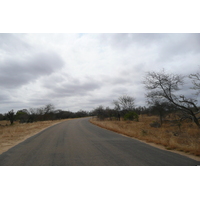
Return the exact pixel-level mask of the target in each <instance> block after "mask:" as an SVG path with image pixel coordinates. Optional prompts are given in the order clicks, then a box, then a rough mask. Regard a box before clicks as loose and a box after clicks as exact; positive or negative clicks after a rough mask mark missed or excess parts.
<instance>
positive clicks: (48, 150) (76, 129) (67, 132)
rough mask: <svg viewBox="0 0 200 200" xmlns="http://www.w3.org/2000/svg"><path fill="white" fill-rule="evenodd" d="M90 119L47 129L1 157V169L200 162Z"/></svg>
mask: <svg viewBox="0 0 200 200" xmlns="http://www.w3.org/2000/svg"><path fill="white" fill-rule="evenodd" d="M88 120H89V118H82V119H74V120H68V121H65V122H62V123H60V124H57V125H54V126H52V127H49V128H47V129H45V130H44V131H42V132H40V133H38V134H37V135H35V136H32V137H30V138H29V139H27V140H25V141H24V142H22V143H20V144H18V145H16V146H14V147H13V148H11V149H9V150H8V151H7V152H4V153H3V154H1V155H0V165H1V166H3V165H4V166H168V165H169V166H170V165H171V166H181V165H182V166H190V165H200V162H198V161H195V160H192V159H190V158H187V157H185V156H182V155H179V154H176V153H172V152H170V151H165V150H161V149H158V148H155V147H152V146H150V145H147V144H145V143H143V142H140V141H138V140H134V139H132V138H128V137H125V136H123V135H120V134H117V133H115V132H112V131H108V130H105V129H102V128H99V127H98V126H95V125H93V124H91V123H90V122H89V121H88Z"/></svg>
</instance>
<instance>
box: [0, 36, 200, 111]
mask: <svg viewBox="0 0 200 200" xmlns="http://www.w3.org/2000/svg"><path fill="white" fill-rule="evenodd" d="M199 58H200V34H174V33H173V34H153V33H152V34H147V33H144V34H139V33H137V34H130V33H129V34H122V33H120V34H103V33H100V34H97V33H93V34H69V33H68V34H44V33H43V34H36V33H34V34H19V33H17V34H13V33H11V34H5V33H1V34H0V90H1V93H0V113H5V112H7V111H9V110H11V109H14V110H15V111H17V110H19V109H23V108H27V109H29V108H38V107H41V106H44V105H46V104H48V103H52V104H54V105H55V107H56V108H57V109H63V110H70V111H78V110H80V109H83V110H88V111H90V110H92V109H93V108H95V107H97V106H99V105H103V106H110V107H113V105H112V101H113V100H114V99H117V98H118V97H119V96H121V95H130V96H133V97H135V99H136V106H144V105H145V89H144V86H143V84H142V80H143V78H144V76H145V72H147V71H159V70H161V69H163V68H164V69H166V71H168V72H172V73H181V74H183V75H188V74H190V73H195V72H197V71H198V70H199V65H200V60H199Z"/></svg>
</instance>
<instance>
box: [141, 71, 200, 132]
mask: <svg viewBox="0 0 200 200" xmlns="http://www.w3.org/2000/svg"><path fill="white" fill-rule="evenodd" d="M184 78H185V77H184V76H181V75H179V74H169V73H166V72H165V71H164V70H162V71H161V72H147V74H146V77H145V80H144V81H143V83H144V84H145V88H146V89H147V91H148V93H147V94H146V97H147V98H151V97H154V99H157V100H158V101H159V102H161V101H168V102H169V103H171V104H173V105H174V106H176V107H177V108H178V109H179V110H181V111H182V112H183V117H182V118H190V119H191V120H193V122H194V123H195V124H196V125H197V126H198V127H199V128H200V123H199V118H198V114H199V113H200V110H199V107H198V106H197V100H196V99H194V98H187V97H185V95H178V94H177V93H176V92H177V91H179V90H180V89H181V86H182V85H183V84H184Z"/></svg>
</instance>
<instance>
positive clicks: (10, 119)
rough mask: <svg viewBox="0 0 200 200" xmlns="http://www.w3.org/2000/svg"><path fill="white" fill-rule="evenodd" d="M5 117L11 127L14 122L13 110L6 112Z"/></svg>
mask: <svg viewBox="0 0 200 200" xmlns="http://www.w3.org/2000/svg"><path fill="white" fill-rule="evenodd" d="M6 117H7V118H8V120H9V121H10V124H11V125H12V124H13V122H14V120H15V112H14V110H11V111H9V112H7V113H6Z"/></svg>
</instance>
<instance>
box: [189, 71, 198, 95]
mask: <svg viewBox="0 0 200 200" xmlns="http://www.w3.org/2000/svg"><path fill="white" fill-rule="evenodd" d="M189 78H190V79H191V80H192V83H193V87H192V88H191V89H194V90H197V93H196V95H199V94H200V73H196V74H190V75H189Z"/></svg>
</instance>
